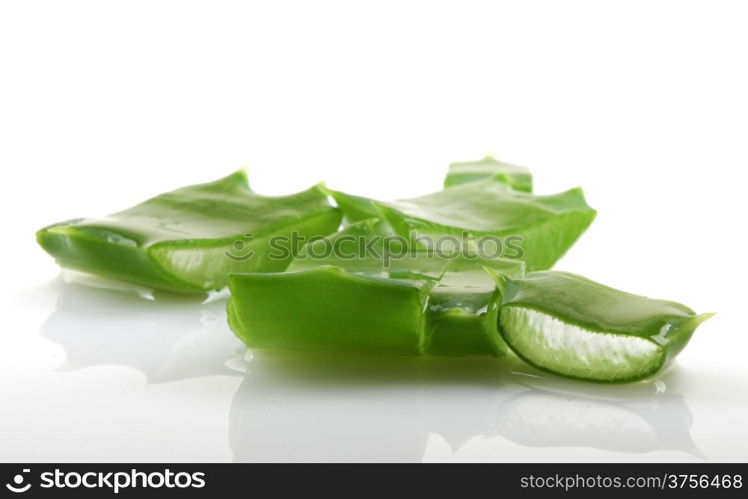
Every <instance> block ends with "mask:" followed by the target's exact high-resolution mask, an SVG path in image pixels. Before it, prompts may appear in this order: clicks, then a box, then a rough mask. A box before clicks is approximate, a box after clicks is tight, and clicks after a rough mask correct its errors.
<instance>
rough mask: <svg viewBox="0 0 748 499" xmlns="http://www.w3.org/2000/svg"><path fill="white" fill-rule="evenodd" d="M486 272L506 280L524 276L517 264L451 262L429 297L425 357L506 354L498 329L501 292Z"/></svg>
mask: <svg viewBox="0 0 748 499" xmlns="http://www.w3.org/2000/svg"><path fill="white" fill-rule="evenodd" d="M486 268H490V269H491V270H492V272H493V273H496V274H501V275H506V276H509V277H521V276H522V275H524V264H523V263H522V262H521V261H519V260H506V259H494V260H484V259H479V260H465V259H457V260H452V261H450V262H449V263H448V265H447V267H446V270H445V272H444V274H443V275H442V277H441V278H440V279H439V281H438V283H437V284H436V286H434V288H433V289H432V290H431V296H430V297H429V307H428V310H427V313H426V320H427V323H428V328H427V330H428V337H427V344H426V353H427V354H430V355H490V356H494V357H498V356H501V355H504V354H505V353H506V352H507V346H506V344H505V343H504V341H503V339H502V338H501V336H500V335H499V333H498V329H497V320H498V312H499V304H500V303H501V291H500V290H499V289H498V288H497V287H496V285H495V283H494V280H493V278H492V277H491V275H489V273H488V272H487V271H486Z"/></svg>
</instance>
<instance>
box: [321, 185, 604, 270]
mask: <svg viewBox="0 0 748 499" xmlns="http://www.w3.org/2000/svg"><path fill="white" fill-rule="evenodd" d="M331 194H332V196H333V197H334V198H335V201H336V203H337V205H338V207H339V208H340V209H341V210H343V212H344V214H345V217H346V219H347V220H349V221H352V222H355V221H357V220H361V219H363V218H372V217H381V218H384V219H386V220H387V222H388V223H389V225H390V226H391V227H393V229H394V232H395V233H397V234H399V235H401V236H402V237H405V238H409V239H410V240H413V241H415V242H417V243H419V244H422V245H426V246H427V247H428V246H429V245H432V246H433V245H439V244H440V243H441V242H444V241H446V240H447V238H451V239H455V238H458V243H459V240H461V239H464V238H465V236H466V235H467V236H469V237H472V238H474V239H477V240H479V241H482V242H488V245H487V246H488V247H491V245H495V244H496V240H498V241H499V243H500V244H501V253H500V254H494V255H492V256H496V257H509V258H521V259H523V260H524V261H525V263H526V266H527V270H528V271H533V270H544V269H548V268H550V267H552V266H553V264H554V263H556V261H557V260H558V259H559V258H561V256H563V254H564V253H566V251H567V250H568V249H569V248H570V247H571V246H572V245H573V244H574V242H575V241H576V240H577V239H578V238H579V236H581V235H582V233H583V232H584V231H585V230H586V229H587V227H589V225H590V224H591V223H592V221H593V220H594V218H595V214H596V212H595V210H593V209H592V208H590V207H589V206H588V205H587V203H586V202H585V199H584V194H583V193H582V190H581V189H580V188H575V189H570V190H568V191H566V192H562V193H560V194H554V195H549V196H535V195H533V194H529V193H526V192H518V191H515V190H513V189H512V188H510V187H508V186H507V185H505V184H503V183H501V182H497V181H495V180H494V179H493V178H486V179H483V180H476V181H474V182H468V183H465V184H461V185H456V186H455V187H451V188H449V189H445V190H443V191H440V192H435V193H433V194H429V195H426V196H421V197H417V198H412V199H407V200H403V201H391V202H384V201H376V200H373V199H368V198H364V197H360V196H352V195H349V194H346V193H343V192H334V191H333V192H331ZM473 243H474V242H473ZM473 243H471V244H473Z"/></svg>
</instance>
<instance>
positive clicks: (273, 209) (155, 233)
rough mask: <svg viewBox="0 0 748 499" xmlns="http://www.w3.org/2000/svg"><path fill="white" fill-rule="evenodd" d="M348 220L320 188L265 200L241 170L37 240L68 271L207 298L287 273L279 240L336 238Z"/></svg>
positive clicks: (61, 227) (44, 232)
mask: <svg viewBox="0 0 748 499" xmlns="http://www.w3.org/2000/svg"><path fill="white" fill-rule="evenodd" d="M340 218H341V214H340V212H339V210H337V209H336V208H333V207H332V206H330V204H329V203H328V201H327V195H326V194H325V193H324V192H323V191H322V190H321V188H320V187H319V186H314V187H312V188H310V189H308V190H306V191H303V192H300V193H297V194H292V195H289V196H280V197H268V196H262V195H259V194H256V193H254V192H252V191H251V190H250V188H249V185H248V182H247V176H246V173H245V172H244V171H243V170H240V171H238V172H235V173H233V174H231V175H229V176H227V177H225V178H222V179H220V180H217V181H215V182H211V183H207V184H200V185H193V186H189V187H184V188H181V189H177V190H175V191H171V192H167V193H165V194H161V195H159V196H156V197H154V198H151V199H149V200H147V201H145V202H143V203H141V204H138V205H136V206H134V207H132V208H129V209H127V210H124V211H121V212H118V213H115V214H112V215H110V216H108V217H104V218H100V219H76V220H71V221H67V222H62V223H59V224H55V225H51V226H49V227H45V228H43V229H41V230H40V231H39V232H37V241H38V242H39V244H40V245H41V246H42V248H44V249H45V250H46V251H47V252H48V253H49V254H51V255H52V256H53V257H55V259H56V260H57V262H58V263H59V264H60V265H61V266H63V267H68V268H73V269H76V270H81V271H85V272H89V273H93V274H98V275H102V276H104V277H109V278H114V279H119V280H123V281H127V282H131V283H135V284H139V285H144V286H148V287H151V288H154V289H162V290H168V291H173V292H204V291H208V290H213V289H220V288H222V287H224V286H225V285H226V283H227V281H228V278H227V276H228V273H229V272H238V271H252V270H267V271H273V270H283V269H284V268H285V267H286V266H287V265H288V263H289V261H290V256H288V257H286V258H278V259H274V258H271V257H270V255H269V249H268V244H267V243H268V239H269V238H270V237H271V236H274V235H284V234H290V233H291V232H297V233H299V234H301V235H304V236H306V237H310V236H313V235H320V234H329V233H330V232H333V231H335V230H336V229H337V227H338V225H339V223H340ZM246 234H252V236H251V237H248V236H246ZM237 241H238V242H239V243H240V244H241V245H242V247H241V252H240V254H239V255H237V257H235V258H230V257H229V255H227V254H226V253H227V252H228V253H231V254H234V253H236V250H237V247H236V245H235V244H236V243H237ZM250 252H252V253H250ZM250 254H251V257H250V258H246V257H247V256H248V255H250Z"/></svg>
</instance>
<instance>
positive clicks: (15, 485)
mask: <svg viewBox="0 0 748 499" xmlns="http://www.w3.org/2000/svg"><path fill="white" fill-rule="evenodd" d="M30 471H31V470H30V469H29V468H24V469H23V470H22V472H23V473H28V472H30ZM23 481H24V476H23V475H22V474H21V473H18V474H16V475H15V476H14V477H13V480H12V483H6V484H5V486H6V487H7V488H8V490H10V491H11V492H15V493H17V494H20V493H22V492H26V491H27V490H29V489H30V488H31V484H30V483H27V484H26V485H23Z"/></svg>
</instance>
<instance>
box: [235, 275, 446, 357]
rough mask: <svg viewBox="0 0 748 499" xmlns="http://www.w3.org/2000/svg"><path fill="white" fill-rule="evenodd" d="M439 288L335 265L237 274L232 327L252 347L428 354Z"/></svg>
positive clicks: (425, 282) (417, 281) (430, 284)
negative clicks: (430, 310) (428, 317)
mask: <svg viewBox="0 0 748 499" xmlns="http://www.w3.org/2000/svg"><path fill="white" fill-rule="evenodd" d="M432 285H433V281H430V280H427V279H382V278H370V277H368V276H365V275H360V274H354V273H350V272H346V271H345V270H343V269H341V268H340V267H333V266H328V265H325V266H320V267H316V268H309V269H306V270H301V271H297V272H284V273H251V274H232V275H231V276H230V278H229V288H230V290H231V298H230V299H229V303H228V318H229V325H230V326H231V329H232V330H233V331H234V332H235V333H236V335H237V336H238V337H239V338H240V339H241V340H242V341H243V342H244V343H246V344H247V346H249V347H252V348H277V349H300V350H332V351H359V352H372V353H389V354H402V355H421V354H423V349H424V338H425V320H424V309H425V307H426V302H427V299H428V294H429V290H430V288H431V286H432Z"/></svg>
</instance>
